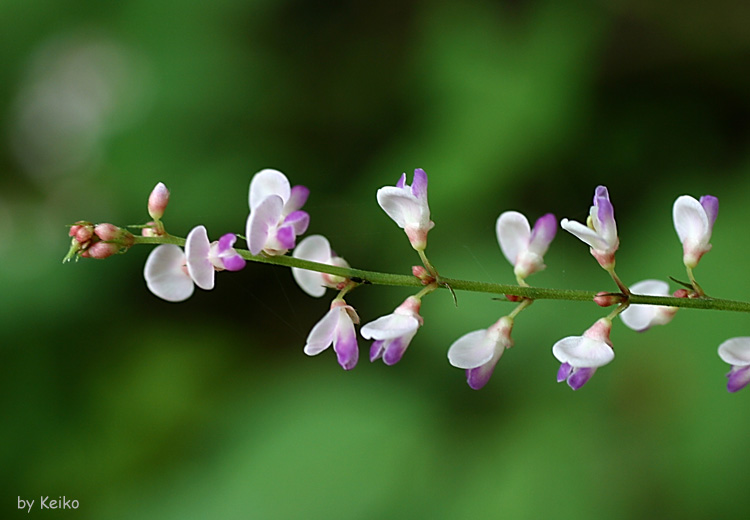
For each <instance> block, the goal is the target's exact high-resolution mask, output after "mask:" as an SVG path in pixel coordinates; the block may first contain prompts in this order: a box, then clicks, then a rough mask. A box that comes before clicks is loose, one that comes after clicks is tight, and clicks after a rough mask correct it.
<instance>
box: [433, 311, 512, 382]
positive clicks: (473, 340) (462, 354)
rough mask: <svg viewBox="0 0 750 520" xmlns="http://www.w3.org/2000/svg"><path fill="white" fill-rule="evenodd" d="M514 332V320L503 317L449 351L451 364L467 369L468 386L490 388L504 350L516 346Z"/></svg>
mask: <svg viewBox="0 0 750 520" xmlns="http://www.w3.org/2000/svg"><path fill="white" fill-rule="evenodd" d="M512 329H513V318H511V317H510V316H503V317H502V318H500V319H499V320H498V321H497V322H496V323H495V324H493V325H492V326H491V327H489V328H487V329H481V330H475V331H473V332H469V333H467V334H464V335H463V336H461V337H460V338H458V339H457V340H456V341H454V342H453V344H452V345H451V346H450V348H449V349H448V361H450V364H451V365H453V366H454V367H456V368H464V369H466V382H467V383H468V384H469V386H470V387H471V388H473V389H474V390H479V389H480V388H482V387H483V386H484V385H486V384H487V382H488V381H489V380H490V377H491V376H492V372H493V371H494V370H495V365H497V362H498V361H499V360H500V357H501V356H502V355H503V352H505V349H506V348H510V347H512V346H513V340H512V339H511V337H510V332H511V330H512Z"/></svg>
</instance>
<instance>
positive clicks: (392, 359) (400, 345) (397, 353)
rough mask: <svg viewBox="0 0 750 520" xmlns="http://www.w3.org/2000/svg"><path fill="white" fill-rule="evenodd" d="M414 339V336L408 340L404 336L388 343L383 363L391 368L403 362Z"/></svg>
mask: <svg viewBox="0 0 750 520" xmlns="http://www.w3.org/2000/svg"><path fill="white" fill-rule="evenodd" d="M413 337H414V336H413V335H412V336H410V337H408V338H406V337H403V336H402V337H398V338H395V339H392V340H391V341H390V342H388V344H387V345H386V347H385V352H384V353H383V363H385V364H386V365H388V366H391V365H395V364H396V363H398V362H399V361H401V358H402V357H403V356H404V352H406V348H407V347H408V346H409V343H410V342H411V339H412V338H413Z"/></svg>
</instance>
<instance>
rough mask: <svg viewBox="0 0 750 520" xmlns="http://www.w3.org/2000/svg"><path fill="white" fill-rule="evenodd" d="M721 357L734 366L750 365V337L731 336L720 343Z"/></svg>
mask: <svg viewBox="0 0 750 520" xmlns="http://www.w3.org/2000/svg"><path fill="white" fill-rule="evenodd" d="M719 357H720V358H721V359H722V360H723V361H724V362H725V363H729V364H730V365H733V366H738V367H744V366H748V365H750V337H739V338H731V339H728V340H726V341H725V342H724V343H722V344H721V345H719Z"/></svg>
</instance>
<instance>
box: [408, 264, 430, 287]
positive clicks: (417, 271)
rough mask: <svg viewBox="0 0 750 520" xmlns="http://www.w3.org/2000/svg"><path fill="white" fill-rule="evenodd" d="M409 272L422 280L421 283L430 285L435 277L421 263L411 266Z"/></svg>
mask: <svg viewBox="0 0 750 520" xmlns="http://www.w3.org/2000/svg"><path fill="white" fill-rule="evenodd" d="M411 274H413V275H414V276H416V277H417V278H419V281H420V282H422V285H430V284H431V283H432V282H434V281H435V277H434V276H432V275H431V274H430V272H429V271H428V270H427V269H425V268H424V267H422V266H421V265H413V266H411Z"/></svg>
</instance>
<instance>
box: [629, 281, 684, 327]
mask: <svg viewBox="0 0 750 520" xmlns="http://www.w3.org/2000/svg"><path fill="white" fill-rule="evenodd" d="M630 292H631V293H633V294H643V295H645V296H669V295H670V294H669V284H667V282H662V281H661V280H643V281H641V282H638V283H635V284H633V285H631V286H630ZM676 313H677V307H668V306H665V305H630V306H629V307H628V308H627V309H625V310H624V311H622V313H620V318H622V322H623V323H624V324H625V325H626V326H627V327H628V328H630V329H633V330H635V331H638V332H643V331H645V330H647V329H649V328H650V327H653V326H654V325H666V324H667V323H669V322H670V321H672V318H674V315H675V314H676Z"/></svg>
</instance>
